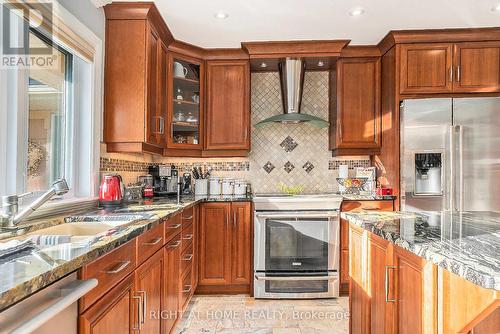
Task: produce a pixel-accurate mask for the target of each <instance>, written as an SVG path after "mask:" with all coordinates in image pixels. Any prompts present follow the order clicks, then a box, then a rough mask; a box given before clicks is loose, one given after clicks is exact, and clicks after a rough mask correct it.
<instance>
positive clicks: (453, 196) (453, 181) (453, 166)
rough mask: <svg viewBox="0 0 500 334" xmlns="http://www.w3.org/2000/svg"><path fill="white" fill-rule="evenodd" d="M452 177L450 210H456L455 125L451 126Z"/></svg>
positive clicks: (450, 181)
mask: <svg viewBox="0 0 500 334" xmlns="http://www.w3.org/2000/svg"><path fill="white" fill-rule="evenodd" d="M449 152H450V179H449V183H450V185H449V189H450V192H449V194H448V200H449V203H448V205H449V210H450V211H454V210H455V127H454V126H453V125H452V126H450V148H449Z"/></svg>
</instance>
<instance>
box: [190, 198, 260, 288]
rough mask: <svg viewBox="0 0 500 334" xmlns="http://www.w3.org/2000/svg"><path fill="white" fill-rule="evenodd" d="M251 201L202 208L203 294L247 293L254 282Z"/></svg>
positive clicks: (201, 257) (208, 204)
mask: <svg viewBox="0 0 500 334" xmlns="http://www.w3.org/2000/svg"><path fill="white" fill-rule="evenodd" d="M250 211H251V203H249V202H233V203H204V204H202V205H201V207H200V239H199V240H200V241H199V242H200V246H199V247H200V248H199V252H200V253H199V273H198V275H199V278H198V281H199V283H198V284H199V285H198V290H197V291H198V292H200V293H222V292H227V293H248V292H249V288H250V281H251V262H252V257H251V242H252V241H251V238H252V231H251V229H252V227H251V213H250Z"/></svg>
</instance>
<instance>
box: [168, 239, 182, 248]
mask: <svg viewBox="0 0 500 334" xmlns="http://www.w3.org/2000/svg"><path fill="white" fill-rule="evenodd" d="M180 244H181V242H180V240H177V241H176V242H174V243H172V244H170V245H168V246H167V247H168V248H176V247H178V246H179V245H180Z"/></svg>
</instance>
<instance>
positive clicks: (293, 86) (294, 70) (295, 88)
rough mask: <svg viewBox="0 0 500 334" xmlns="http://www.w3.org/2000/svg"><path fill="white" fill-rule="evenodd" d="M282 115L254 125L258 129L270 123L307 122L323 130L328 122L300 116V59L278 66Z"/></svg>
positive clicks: (302, 72)
mask: <svg viewBox="0 0 500 334" xmlns="http://www.w3.org/2000/svg"><path fill="white" fill-rule="evenodd" d="M278 69H279V74H280V83H281V97H282V101H283V114H281V115H275V116H272V117H269V118H266V119H265V120H263V121H260V122H259V123H257V124H255V127H256V128H260V127H263V126H265V125H266V124H270V123H293V124H295V123H302V122H308V123H311V124H312V125H314V126H316V127H318V128H325V127H327V126H328V122H327V121H325V120H323V119H321V118H319V117H316V116H312V115H308V114H301V113H300V106H301V103H302V90H303V88H304V73H305V71H306V63H305V61H303V60H302V59H293V58H286V59H285V60H283V61H281V62H280V63H279V64H278Z"/></svg>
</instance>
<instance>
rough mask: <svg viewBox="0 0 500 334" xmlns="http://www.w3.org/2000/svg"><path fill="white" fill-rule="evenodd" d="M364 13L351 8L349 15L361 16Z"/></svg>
mask: <svg viewBox="0 0 500 334" xmlns="http://www.w3.org/2000/svg"><path fill="white" fill-rule="evenodd" d="M364 13H365V10H364V9H363V8H361V7H357V8H353V9H352V10H351V11H350V12H349V15H351V16H361V15H363V14H364Z"/></svg>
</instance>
